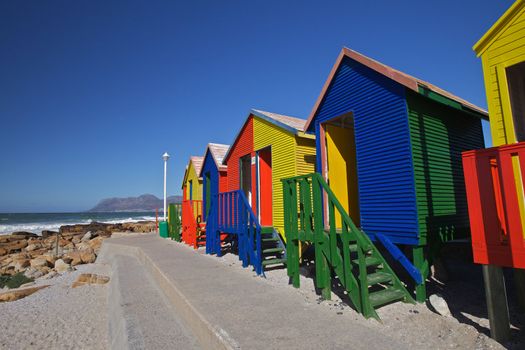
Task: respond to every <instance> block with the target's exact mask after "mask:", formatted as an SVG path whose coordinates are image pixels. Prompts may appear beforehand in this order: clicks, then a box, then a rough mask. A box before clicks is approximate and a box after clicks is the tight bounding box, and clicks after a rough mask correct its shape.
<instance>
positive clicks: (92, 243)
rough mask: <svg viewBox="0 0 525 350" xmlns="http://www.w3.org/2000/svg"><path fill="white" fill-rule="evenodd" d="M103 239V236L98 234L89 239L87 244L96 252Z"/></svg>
mask: <svg viewBox="0 0 525 350" xmlns="http://www.w3.org/2000/svg"><path fill="white" fill-rule="evenodd" d="M103 240H104V237H102V236H98V237H95V238H93V239H92V240H91V241H89V242H88V244H89V246H90V247H91V249H93V250H94V251H95V252H98V251H99V250H100V247H101V246H102V241H103Z"/></svg>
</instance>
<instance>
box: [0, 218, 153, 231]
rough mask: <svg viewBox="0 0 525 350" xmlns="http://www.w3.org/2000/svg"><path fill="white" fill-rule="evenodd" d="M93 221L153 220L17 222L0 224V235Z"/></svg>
mask: <svg viewBox="0 0 525 350" xmlns="http://www.w3.org/2000/svg"><path fill="white" fill-rule="evenodd" d="M93 221H96V222H101V223H104V224H119V223H127V222H138V221H155V217H154V216H140V217H129V218H110V219H105V220H100V219H99V220H95V219H86V220H78V221H57V222H45V223H44V222H31V223H19V224H10V225H0V235H5V234H11V233H13V232H17V231H25V232H33V233H36V234H41V233H42V231H45V230H49V231H58V229H59V228H60V226H64V225H78V224H84V225H85V224H89V223H91V222H93Z"/></svg>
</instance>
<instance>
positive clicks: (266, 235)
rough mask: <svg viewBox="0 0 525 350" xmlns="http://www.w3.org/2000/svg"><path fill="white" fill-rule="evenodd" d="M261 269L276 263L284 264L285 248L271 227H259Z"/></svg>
mask: <svg viewBox="0 0 525 350" xmlns="http://www.w3.org/2000/svg"><path fill="white" fill-rule="evenodd" d="M261 242H262V266H263V270H264V269H266V268H268V267H272V266H277V265H282V266H285V265H286V248H285V247H284V245H283V244H282V242H281V238H279V233H277V231H275V229H274V228H273V227H270V226H263V227H261Z"/></svg>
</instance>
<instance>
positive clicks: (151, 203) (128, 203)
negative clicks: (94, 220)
mask: <svg viewBox="0 0 525 350" xmlns="http://www.w3.org/2000/svg"><path fill="white" fill-rule="evenodd" d="M167 202H168V203H181V202H182V196H169V197H168V198H167ZM163 206H164V200H163V199H159V198H158V197H157V196H154V195H152V194H143V195H142V196H138V197H127V198H106V199H103V200H101V201H100V202H99V203H98V204H97V205H96V206H95V207H93V208H91V209H89V210H88V211H91V212H116V211H150V210H155V209H157V208H162V207H163Z"/></svg>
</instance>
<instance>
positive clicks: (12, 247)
mask: <svg viewBox="0 0 525 350" xmlns="http://www.w3.org/2000/svg"><path fill="white" fill-rule="evenodd" d="M25 247H27V241H26V240H17V241H11V242H8V243H5V244H3V245H2V248H4V249H6V250H7V254H11V253H13V252H18V251H20V250H22V249H24V248H25Z"/></svg>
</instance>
